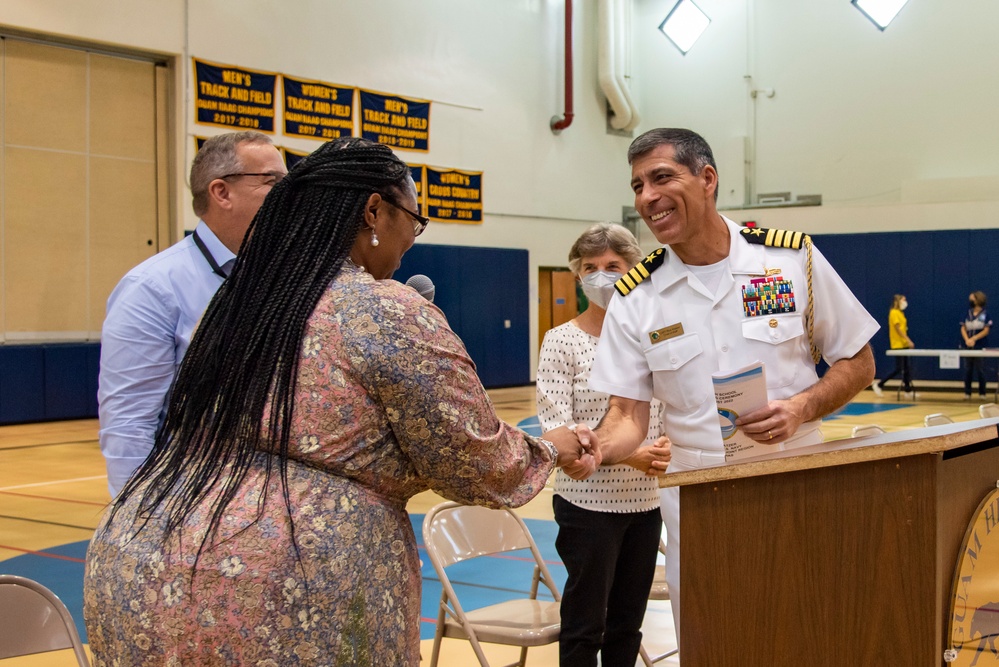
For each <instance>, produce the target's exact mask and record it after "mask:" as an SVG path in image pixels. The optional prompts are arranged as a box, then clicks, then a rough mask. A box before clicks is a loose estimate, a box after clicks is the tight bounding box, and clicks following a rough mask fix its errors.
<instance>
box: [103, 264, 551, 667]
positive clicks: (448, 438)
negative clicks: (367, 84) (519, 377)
mask: <svg viewBox="0 0 999 667" xmlns="http://www.w3.org/2000/svg"><path fill="white" fill-rule="evenodd" d="M301 354H302V357H301V361H300V368H299V376H298V384H297V394H296V399H295V400H296V403H295V414H294V420H293V425H292V450H293V451H292V452H291V453H290V458H291V460H290V461H289V463H288V486H287V492H288V496H289V499H290V518H289V510H288V507H287V506H286V504H285V498H284V496H283V493H282V489H281V486H280V481H279V475H272V479H271V480H270V482H269V484H268V485H265V483H264V472H263V471H264V465H265V463H266V460H267V458H268V457H269V456H270V454H268V453H266V452H260V453H259V454H258V455H257V457H256V460H255V462H254V465H253V466H252V467H251V470H250V473H249V474H248V475H247V477H246V479H245V481H244V483H243V484H242V486H241V489H240V492H239V494H238V496H237V497H236V498H235V499H234V500H233V502H232V503H231V504H230V505H229V508H228V510H227V513H226V516H225V518H224V520H223V523H222V526H221V527H220V529H219V534H218V535H217V536H216V537H215V538H213V539H212V540H211V541H210V542H209V543H208V544H206V547H205V549H204V550H203V551H202V552H201V554H200V556H198V555H197V554H198V546H199V545H200V544H201V541H202V539H203V538H204V536H205V530H206V528H205V527H206V526H207V524H208V519H209V517H210V515H211V511H212V508H213V505H214V499H213V497H211V496H210V497H209V498H208V499H207V500H206V501H205V502H204V503H202V505H201V506H200V507H199V508H198V509H197V511H195V512H194V513H193V514H192V515H191V516H190V517H189V518H188V519H187V521H186V523H185V524H184V526H183V530H181V531H177V532H174V533H172V534H165V531H164V521H163V519H162V517H161V516H160V515H159V514H158V513H153V515H152V516H151V517H150V518H149V521H148V522H147V523H146V524H145V527H144V528H143V529H142V530H141V531H138V532H137V531H136V524H135V523H134V518H135V511H136V504H137V502H138V494H133V495H132V496H131V498H130V499H129V500H128V501H126V502H125V503H124V504H123V505H122V506H121V508H120V510H119V512H118V513H117V514H116V515H115V517H114V521H111V522H109V521H108V516H107V515H106V516H105V518H104V520H103V521H102V523H101V525H100V526H99V527H98V529H97V532H96V534H95V536H94V538H93V540H92V541H91V544H90V549H89V551H88V552H87V567H86V575H85V585H84V615H85V618H86V625H87V632H88V634H89V638H90V646H91V649H92V650H93V654H94V663H95V665H98V666H100V665H247V666H251V665H256V666H258V667H265V666H271V667H276V666H278V665H281V666H284V665H370V666H372V667H389V666H393V665H418V664H419V662H420V654H419V608H420V573H419V558H418V555H417V549H416V539H415V536H414V535H413V531H412V528H411V526H410V522H409V518H408V516H407V514H406V510H405V507H406V501H407V500H408V499H409V498H410V497H412V496H413V495H414V494H416V493H419V492H421V491H424V490H426V489H433V490H434V491H435V492H437V493H439V494H440V495H442V496H444V497H446V498H450V499H453V500H457V501H459V502H463V503H470V504H471V503H475V504H483V505H489V506H494V507H498V506H518V505H521V504H523V503H525V502H527V501H528V500H530V499H531V498H532V497H534V496H535V495H536V494H537V493H538V492H539V491H540V490H541V489H542V488H543V487H544V485H545V482H546V481H547V479H548V476H549V474H550V472H551V470H552V467H553V465H554V462H553V461H552V460H551V457H550V455H549V453H548V451H547V448H545V447H544V446H539V445H538V443H537V442H536V441H535V440H534V439H533V438H530V437H529V436H525V435H524V434H523V433H522V432H520V431H518V430H517V429H515V428H513V427H511V426H509V425H507V424H505V423H504V422H502V421H500V420H499V419H498V418H497V416H496V414H495V412H494V410H493V407H492V404H491V403H490V401H489V398H488V397H487V395H486V393H485V391H484V390H483V388H482V384H481V383H480V382H479V379H478V377H477V376H476V374H475V368H474V365H473V363H472V361H471V359H469V357H468V354H467V353H466V351H465V348H464V346H463V345H462V343H461V341H460V340H459V339H458V337H457V336H456V335H455V334H454V332H452V331H451V329H450V328H449V327H448V324H447V321H446V320H445V318H444V316H443V314H442V313H441V312H440V311H439V310H438V309H437V308H436V307H435V306H433V305H432V304H431V303H429V302H428V301H426V300H425V299H424V298H423V297H421V296H419V295H418V294H417V293H416V292H415V291H414V290H412V289H410V288H408V287H406V286H404V285H401V284H400V283H398V282H395V281H391V280H387V281H375V280H374V279H373V278H372V277H371V276H370V275H368V274H367V273H364V272H363V271H361V270H360V269H357V268H355V267H352V266H345V267H344V269H343V270H342V271H341V272H340V274H339V275H338V276H337V278H336V279H335V280H334V282H333V284H332V285H331V287H330V289H329V290H327V292H326V293H325V294H324V296H323V297H322V299H321V300H320V301H319V303H318V305H317V307H316V309H315V311H314V312H313V314H312V316H311V319H310V322H309V325H308V328H307V331H306V335H305V338H304V341H303V345H302V352H301ZM261 507H262V508H263V513H262V515H261V518H260V519H259V520H254V518H255V516H256V515H257V512H258V508H261ZM293 531H294V532H293Z"/></svg>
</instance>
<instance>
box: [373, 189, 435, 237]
mask: <svg viewBox="0 0 999 667" xmlns="http://www.w3.org/2000/svg"><path fill="white" fill-rule="evenodd" d="M382 199H384V200H385V201H387V202H388V203H389V204H392V206H395V207H396V208H397V209H399V210H400V211H405V212H406V213H408V214H409V217H411V218H412V219H413V235H414V236H419V235H420V234H422V233H423V230H424V229H426V228H427V225H429V224H430V218H428V217H426V216H423V215H420V214H419V213H414V212H413V211H410V210H409V209H408V208H406V207H405V206H400V205H399V204H397V203H395V201H393V200H392V198H391V197H388V196H386V195H382Z"/></svg>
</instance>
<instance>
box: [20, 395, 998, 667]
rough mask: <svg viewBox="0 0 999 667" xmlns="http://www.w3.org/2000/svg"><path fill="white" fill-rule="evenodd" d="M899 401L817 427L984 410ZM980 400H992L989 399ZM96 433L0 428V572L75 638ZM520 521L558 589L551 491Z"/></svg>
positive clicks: (655, 604)
mask: <svg viewBox="0 0 999 667" xmlns="http://www.w3.org/2000/svg"><path fill="white" fill-rule="evenodd" d="M489 393H490V396H491V397H492V400H493V403H494V405H495V406H496V410H497V412H498V413H499V414H500V416H501V417H502V418H503V419H505V420H507V421H509V422H513V423H516V424H520V425H521V426H522V427H524V428H525V429H527V430H528V431H531V430H532V429H536V428H537V426H536V424H537V419H536V416H535V415H536V413H535V402H534V387H533V386H528V387H516V388H508V389H498V390H491V391H490V392H489ZM898 398H899V397H898V396H897V394H896V392H895V391H894V390H888V389H886V390H885V392H884V395H883V396H882V397H877V396H875V395H874V393H873V392H872V391H870V390H866V391H863V392H861V393H860V395H859V396H858V397H857V398H856V399H855V400H854V401H853V402H852V403H850V404H849V405H847V406H846V407H844V408H843V409H842V410H840V411H839V412H837V413H835V414H833V415H831V416H830V417H828V418H827V419H826V420H825V422H824V424H823V429H822V430H823V433H824V435H825V438H826V440H834V439H840V438H848V437H850V435H851V432H852V429H853V427H854V426H860V425H867V424H877V425H879V426H881V427H882V428H884V429H885V430H886V431H890V432H894V431H902V430H907V429H914V428H920V427H922V426H923V420H924V418H925V417H926V415H929V414H935V413H940V414H943V415H946V416H947V417H949V418H950V419H952V420H953V421H955V422H962V421H971V420H975V419H978V418H979V411H978V408H979V404H980V403H982V402H984V401H979V400H978V399H974V400H970V401H967V400H964V398H963V394H962V393H960V392H952V391H943V390H935V389H934V388H929V389H927V390H920V392H919V393H918V394H917V396H916V398H915V400H909V401H904V400H898ZM985 400H987V401H991V400H994V399H993V397H992V395H991V394H990V397H989V398H988V399H985ZM97 428H98V425H97V420H96V419H88V420H79V421H65V422H47V423H40V424H22V425H14V426H3V427H0V573H4V574H18V575H22V576H26V577H30V578H32V579H35V580H37V581H40V582H41V583H43V584H45V585H46V586H48V587H49V588H51V589H52V590H53V591H55V592H56V594H57V595H59V597H60V598H62V600H63V602H65V603H66V605H67V607H69V609H70V611H71V612H72V613H73V615H74V618H76V620H77V625H78V627H79V629H80V632H81V634H85V633H84V628H83V621H82V614H81V607H82V579H83V562H84V557H85V554H86V547H87V542H88V540H89V539H90V536H91V534H92V533H93V529H94V527H95V526H96V524H97V521H98V519H99V517H100V515H101V512H102V511H103V509H104V507H105V506H106V504H107V503H108V502H109V500H110V498H109V496H108V491H107V479H106V477H105V474H104V461H103V459H102V458H101V453H100V448H99V447H98V443H97ZM441 500H442V499H441V498H440V497H438V496H436V495H435V494H433V493H430V492H426V493H422V494H419V495H417V496H415V497H414V498H413V499H412V500H411V501H410V503H409V511H410V513H411V515H412V517H413V523H414V527H415V528H416V533H417V540H418V542H420V543H421V545H422V537H421V534H420V531H419V526H420V523H421V522H422V519H423V515H424V514H425V513H426V512H427V510H429V509H430V508H431V507H433V506H434V505H435V504H437V503H438V502H441ZM518 513H519V514H520V515H521V516H523V517H524V518H525V519H526V520H527V523H528V526H529V527H530V529H531V531H532V534H533V535H534V538H535V540H536V541H537V542H538V544H539V546H540V548H541V550H542V553H543V555H544V557H545V559H546V560H547V562H548V564H549V568H550V569H551V570H552V574H553V577H554V578H555V579H556V582H557V583H558V584H559V585H561V584H562V583H563V582H564V580H565V569H564V568H563V567H562V565H561V563H560V562H559V560H558V555H557V553H556V552H555V549H554V537H555V533H556V527H555V524H554V521H553V519H552V509H551V491H550V489H545V491H544V492H542V493H541V494H540V495H539V496H538V497H537V498H536V499H534V500H533V501H531V502H530V503H528V504H527V505H526V506H524V507H523V508H521V509H519V510H518ZM421 548H422V547H421ZM423 560H424V567H423V576H424V595H423V597H424V599H423V610H422V614H423V618H422V621H423V623H422V637H423V650H422V654H423V658H424V660H423V662H422V663H421V664H422V665H429V659H430V647H431V643H432V637H433V633H434V623H435V620H436V605H437V600H438V596H439V595H440V586H439V583H438V582H437V580H436V574H435V573H434V571H433V568H432V567H431V566H430V564H429V563H428V562H426V561H427V559H426V557H425V555H424V556H423ZM462 579H463V582H462V588H461V590H459V595H463V596H464V595H465V594H466V591H468V593H467V594H468V595H470V596H475V597H473V598H472V599H478V600H482V601H483V602H482V603H483V604H485V603H488V602H490V601H492V600H493V599H495V597H496V596H498V595H499V596H501V595H503V594H504V593H505V592H508V591H509V590H510V589H511V588H514V587H516V589H517V590H523V589H524V588H525V586H524V585H523V583H522V582H520V581H518V582H515V583H511V585H510V586H509V587H506V586H504V585H503V582H498V581H497V580H496V577H495V574H494V570H490V575H489V576H488V577H482V578H481V580H477V579H476V578H475V577H474V576H469V575H467V574H465V575H463V577H462ZM463 599H464V598H463ZM0 631H2V630H0ZM644 633H645V641H644V645H645V647H646V649H647V650H648V652H649V653H650V654H653V655H655V654H657V653H662V652H665V651H667V650H668V649H670V648H673V647H675V645H676V642H675V638H674V636H673V625H672V614H671V612H670V609H669V602H668V601H650V603H649V608H648V611H647V613H646V619H645V626H644ZM84 641H86V639H85V638H84ZM485 650H486V655H487V657H489V659H490V661H491V662H494V664H506V663H509V662H512V661H515V660H516V658H517V651H516V649H511V648H507V647H500V646H495V645H486V647H485ZM528 656H529V657H528V660H529V663H530V664H531V665H533V667H554V666H555V665H557V664H558V650H557V647H556V646H555V645H552V646H546V647H539V648H534V649H531V650H530V651H529V652H528ZM74 662H75V661H74V659H73V656H72V653H71V652H69V651H59V652H54V653H47V654H43V655H40V656H32V657H25V658H13V659H8V660H0V667H12V666H15V665H16V666H21V667H27V666H33V667H41V666H46V667H47V666H50V665H51V666H56V665H72V664H74ZM440 664H441V665H442V666H443V667H458V666H461V667H466V666H467V665H472V664H475V658H474V654H473V653H472V652H471V650H470V649H469V646H468V643H467V642H465V641H460V640H455V639H446V640H444V643H443V651H442V658H441V661H440ZM658 664H660V665H664V666H666V665H678V664H679V662H678V660H677V658H676V657H673V658H668V659H666V660H664V661H662V662H660V663H658Z"/></svg>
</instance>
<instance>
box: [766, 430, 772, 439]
mask: <svg viewBox="0 0 999 667" xmlns="http://www.w3.org/2000/svg"><path fill="white" fill-rule="evenodd" d="M773 439H774V434H773V433H771V432H770V429H767V440H773Z"/></svg>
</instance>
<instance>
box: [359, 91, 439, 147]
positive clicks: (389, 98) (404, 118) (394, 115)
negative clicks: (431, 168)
mask: <svg viewBox="0 0 999 667" xmlns="http://www.w3.org/2000/svg"><path fill="white" fill-rule="evenodd" d="M360 98H361V136H362V137H364V138H365V139H370V140H371V141H376V142H378V143H380V144H385V145H386V146H392V147H393V148H401V149H404V150H410V151H428V150H430V101H429V100H416V99H412V98H409V97H400V96H398V95H386V94H384V93H375V92H372V91H370V90H361V91H360Z"/></svg>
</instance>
